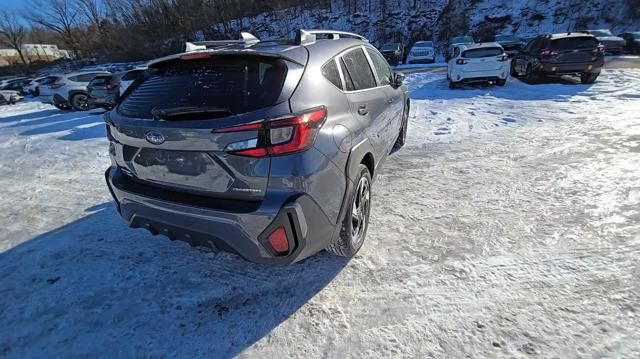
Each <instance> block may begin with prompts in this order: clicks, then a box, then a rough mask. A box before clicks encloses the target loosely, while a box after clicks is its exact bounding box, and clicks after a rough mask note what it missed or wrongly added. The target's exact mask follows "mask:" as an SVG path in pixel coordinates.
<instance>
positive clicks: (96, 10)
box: [76, 0, 104, 31]
mask: <svg viewBox="0 0 640 359" xmlns="http://www.w3.org/2000/svg"><path fill="white" fill-rule="evenodd" d="M76 6H77V7H78V11H79V12H80V14H81V15H82V16H84V17H85V18H86V19H87V20H88V21H89V22H90V23H91V24H92V25H93V26H95V27H96V29H98V31H102V22H103V20H104V11H103V7H102V5H101V2H100V1H99V0H76Z"/></svg>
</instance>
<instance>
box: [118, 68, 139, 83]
mask: <svg viewBox="0 0 640 359" xmlns="http://www.w3.org/2000/svg"><path fill="white" fill-rule="evenodd" d="M143 72H144V70H133V71H129V72H127V73H126V74H124V76H122V79H121V80H122V81H134V80H135V79H137V78H138V76H140V74H141V73H143Z"/></svg>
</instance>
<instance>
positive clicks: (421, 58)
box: [407, 55, 436, 64]
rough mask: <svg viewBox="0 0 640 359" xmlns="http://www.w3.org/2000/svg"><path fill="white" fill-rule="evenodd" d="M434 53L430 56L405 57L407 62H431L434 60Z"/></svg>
mask: <svg viewBox="0 0 640 359" xmlns="http://www.w3.org/2000/svg"><path fill="white" fill-rule="evenodd" d="M435 60H436V57H435V55H431V56H409V57H408V58H407V64H431V63H433V62H435Z"/></svg>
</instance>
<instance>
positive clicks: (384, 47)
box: [382, 44, 397, 51]
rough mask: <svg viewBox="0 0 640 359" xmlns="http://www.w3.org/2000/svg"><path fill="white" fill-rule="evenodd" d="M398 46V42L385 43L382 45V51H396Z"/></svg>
mask: <svg viewBox="0 0 640 359" xmlns="http://www.w3.org/2000/svg"><path fill="white" fill-rule="evenodd" d="M396 48H397V45H396V44H384V45H382V51H394V50H395V49H396Z"/></svg>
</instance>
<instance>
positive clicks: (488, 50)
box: [462, 47, 504, 59]
mask: <svg viewBox="0 0 640 359" xmlns="http://www.w3.org/2000/svg"><path fill="white" fill-rule="evenodd" d="M503 53H504V51H502V49H501V48H499V47H482V48H479V49H471V50H467V51H465V52H463V53H462V57H466V58H468V59H479V58H482V57H493V56H500V55H502V54H503Z"/></svg>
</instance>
